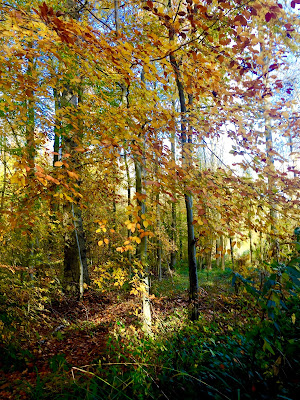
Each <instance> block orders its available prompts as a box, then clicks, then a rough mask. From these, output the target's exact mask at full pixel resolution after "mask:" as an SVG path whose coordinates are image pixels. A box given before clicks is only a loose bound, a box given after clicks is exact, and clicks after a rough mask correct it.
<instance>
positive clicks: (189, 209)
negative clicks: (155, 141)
mask: <svg viewBox="0 0 300 400" xmlns="http://www.w3.org/2000/svg"><path fill="white" fill-rule="evenodd" d="M171 35H172V33H170V36H171ZM170 39H171V40H172V36H171V37H170ZM170 62H171V65H172V67H173V71H174V74H175V80H176V86H177V90H178V95H179V102H180V111H181V145H182V156H183V162H184V164H185V165H186V166H187V165H188V159H187V158H188V157H189V156H188V154H187V151H186V150H187V149H186V146H187V143H188V139H187V121H186V118H187V107H186V101H185V94H184V87H183V83H182V81H181V76H180V70H179V66H178V63H177V61H176V59H175V56H174V55H173V54H170ZM189 141H191V137H190V138H189ZM184 200H185V206H186V219H187V231H188V261H189V281H190V288H189V300H190V319H191V320H192V321H195V320H197V319H198V316H199V311H198V275H197V259H196V240H195V232H194V225H193V220H194V218H193V198H192V194H191V193H190V192H188V191H186V193H185V194H184Z"/></svg>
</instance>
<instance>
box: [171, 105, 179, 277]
mask: <svg viewBox="0 0 300 400" xmlns="http://www.w3.org/2000/svg"><path fill="white" fill-rule="evenodd" d="M173 109H175V103H174V102H173ZM174 126H176V125H175V120H174ZM171 139H172V140H171V154H172V160H173V162H174V166H175V163H176V144H175V141H176V137H175V129H174V131H173V132H172V138H171ZM174 178H175V179H176V167H174ZM176 236H177V221H176V202H172V204H171V244H172V250H171V254H170V265H169V267H170V269H171V270H172V271H174V270H175V267H176V258H177V250H176Z"/></svg>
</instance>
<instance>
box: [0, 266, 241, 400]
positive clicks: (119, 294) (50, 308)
mask: <svg viewBox="0 0 300 400" xmlns="http://www.w3.org/2000/svg"><path fill="white" fill-rule="evenodd" d="M228 276H229V275H228V273H227V274H226V273H225V274H224V273H223V274H222V273H217V274H216V273H214V272H212V273H210V274H206V273H201V280H200V286H201V290H200V312H201V315H202V316H204V317H205V318H206V319H207V320H208V321H211V320H212V319H213V318H214V317H215V315H216V312H221V313H222V312H235V311H234V310H233V309H232V304H231V300H230V298H231V297H234V295H233V293H232V289H231V288H230V284H228V282H229V279H228ZM187 284H188V277H187V275H186V274H185V275H184V274H183V275H179V274H175V275H174V277H169V278H168V279H165V280H163V281H162V282H155V283H154V285H153V288H152V292H154V294H155V296H153V298H152V302H151V306H152V316H153V325H154V327H155V326H156V327H157V326H158V325H159V324H160V322H161V321H165V320H166V319H167V318H168V317H171V316H172V315H174V313H176V315H180V314H181V315H186V310H187V306H188V294H187V293H188V292H187V289H186V287H187ZM139 314H140V300H139V299H138V298H137V297H135V296H133V295H130V294H129V291H128V292H127V293H126V292H124V291H122V290H114V291H109V292H105V293H101V292H99V291H97V290H92V289H89V290H87V291H86V292H85V294H84V298H83V300H82V301H81V302H78V301H75V300H72V299H70V298H66V297H63V296H61V298H60V299H58V300H55V301H54V300H52V301H49V302H47V303H46V305H45V308H44V309H43V310H42V311H40V313H39V315H37V316H36V318H35V320H32V318H31V320H30V321H28V325H27V326H26V327H24V326H19V329H17V331H16V332H15V337H14V338H13V341H15V340H16V339H18V340H17V341H18V343H21V346H20V347H19V348H18V350H16V349H15V348H14V347H12V348H11V350H10V349H9V346H6V349H5V353H4V354H5V355H6V356H5V357H3V359H2V360H1V359H0V399H1V400H17V399H28V398H35V399H38V398H40V397H39V390H40V387H41V386H43V388H44V387H45V386H47V385H48V386H51V385H52V384H53V374H56V375H57V372H60V373H61V374H62V375H61V380H62V382H60V383H59V382H56V384H58V385H59V384H60V385H62V387H63V385H67V384H68V381H69V380H71V379H73V375H72V374H73V373H74V371H75V370H76V368H79V369H80V368H81V367H85V368H86V366H88V365H91V364H93V363H95V362H96V363H97V362H98V360H105V357H106V343H107V340H108V338H109V337H110V336H111V335H113V332H114V330H115V328H116V326H119V325H120V324H124V325H125V326H130V325H133V326H134V325H135V326H136V325H137V324H139V323H140V319H141V316H140V315H139ZM24 330H27V333H28V331H30V334H29V335H28V334H27V335H24V334H23V333H24ZM25 337H26V339H25ZM2 347H3V346H2ZM0 351H1V345H0ZM55 379H57V376H56V377H55ZM32 396H33V397H32Z"/></svg>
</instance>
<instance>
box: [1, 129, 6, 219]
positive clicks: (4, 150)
mask: <svg viewBox="0 0 300 400" xmlns="http://www.w3.org/2000/svg"><path fill="white" fill-rule="evenodd" d="M1 151H2V163H3V184H2V188H1V204H0V211H1V212H2V211H3V209H4V200H5V191H6V183H7V159H6V138H5V136H4V135H3V136H1Z"/></svg>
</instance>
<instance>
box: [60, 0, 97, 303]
mask: <svg viewBox="0 0 300 400" xmlns="http://www.w3.org/2000/svg"><path fill="white" fill-rule="evenodd" d="M67 7H68V13H69V15H70V16H72V18H74V19H76V20H79V13H78V10H77V8H76V2H75V1H74V0H67ZM80 101H81V97H80V89H79V87H78V91H77V93H74V92H73V91H72V89H71V88H69V87H68V86H65V87H64V90H63V94H62V99H61V105H62V106H63V107H68V109H71V110H72V111H74V112H76V111H77V110H78V105H79V103H80ZM68 112H70V111H68ZM66 118H68V119H69V120H68V121H67V122H68V125H69V126H70V125H72V123H71V121H72V115H67V116H66ZM75 120H76V118H75ZM82 130H83V127H82V126H79V128H77V127H72V128H71V129H70V130H69V132H65V134H64V138H63V140H62V147H63V151H64V152H65V153H68V154H70V157H69V163H70V164H71V165H72V167H73V169H74V170H76V174H77V175H79V176H80V175H81V173H82V166H81V163H80V160H79V159H78V153H77V152H76V150H75V149H76V148H77V147H78V143H76V141H78V142H80V141H81V139H82V137H83V132H82ZM76 183H77V185H78V186H80V178H79V179H78V180H77V181H76ZM63 214H64V215H63V220H64V228H65V238H64V277H63V286H64V287H65V289H66V290H67V291H69V292H70V293H73V294H76V295H78V294H79V297H80V298H82V296H83V284H84V283H86V284H87V285H89V284H90V279H89V273H88V264H87V249H86V240H85V234H84V228H83V220H82V213H81V207H80V197H77V198H76V199H75V201H74V203H70V202H69V203H66V204H65V205H64V210H63Z"/></svg>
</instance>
